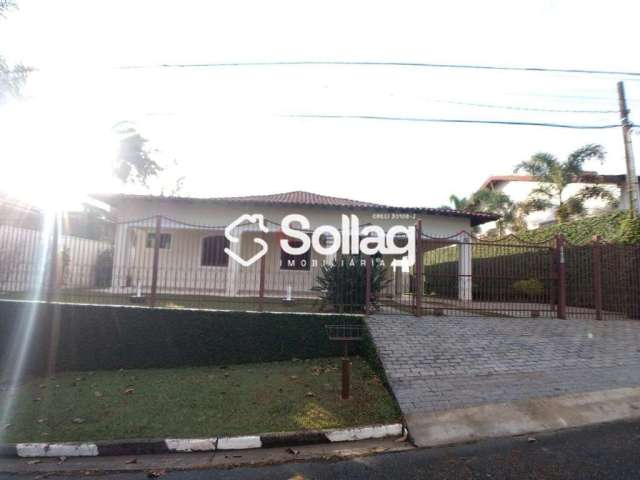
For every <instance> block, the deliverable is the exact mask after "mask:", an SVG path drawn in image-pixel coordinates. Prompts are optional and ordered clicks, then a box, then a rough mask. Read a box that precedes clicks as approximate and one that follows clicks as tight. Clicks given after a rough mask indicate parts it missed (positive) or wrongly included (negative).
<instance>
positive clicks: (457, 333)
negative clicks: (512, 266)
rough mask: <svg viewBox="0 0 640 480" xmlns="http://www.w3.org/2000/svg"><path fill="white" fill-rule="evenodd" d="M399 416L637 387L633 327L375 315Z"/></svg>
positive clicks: (636, 330) (639, 331)
mask: <svg viewBox="0 0 640 480" xmlns="http://www.w3.org/2000/svg"><path fill="white" fill-rule="evenodd" d="M367 324H368V326H369V329H370V331H371V334H372V336H373V339H374V341H375V343H376V345H377V348H378V352H379V354H380V357H381V360H382V363H383V365H384V368H385V371H386V375H387V378H388V380H389V383H390V385H391V388H392V390H393V392H394V395H395V396H396V398H397V400H398V403H399V404H400V408H401V409H402V411H403V412H404V413H411V412H415V411H438V410H446V409H450V408H460V407H467V406H474V405H480V404H484V403H497V402H506V401H514V400H524V399H527V398H538V397H546V396H556V395H563V394H567V393H580V392H589V391H596V390H604V389H609V388H620V387H627V386H638V385H640V322H637V321H625V320H609V321H588V320H558V319H545V318H535V319H529V318H493V317H482V318H473V317H422V318H416V317H410V316H404V315H375V316H371V317H369V318H368V319H367Z"/></svg>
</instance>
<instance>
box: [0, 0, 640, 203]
mask: <svg viewBox="0 0 640 480" xmlns="http://www.w3.org/2000/svg"><path fill="white" fill-rule="evenodd" d="M17 5H18V10H16V11H14V12H10V13H9V14H8V15H7V18H5V19H0V54H1V55H4V56H5V57H6V58H7V59H8V60H9V61H10V62H13V63H17V62H21V63H23V64H25V65H28V66H30V67H33V68H34V69H35V70H34V71H33V72H32V73H31V75H30V77H29V79H28V83H27V85H26V87H25V90H24V99H22V100H20V101H14V102H10V103H8V104H5V105H2V106H0V169H1V170H0V171H1V172H2V174H1V176H0V190H5V191H8V192H9V193H12V194H16V195H20V196H22V197H24V198H27V199H33V201H36V202H41V203H42V202H45V203H50V202H51V201H52V199H54V198H55V199H56V201H60V202H62V201H65V202H67V201H73V200H74V199H77V198H79V197H81V196H82V195H85V194H86V193H89V192H98V191H99V192H104V191H118V190H122V188H123V187H122V186H121V185H120V184H119V183H118V182H117V181H115V180H114V179H113V178H112V176H111V170H112V167H113V159H114V157H115V154H116V148H117V143H116V142H117V137H116V136H115V135H114V134H113V131H112V127H113V125H114V124H116V123H118V122H122V121H128V122H134V123H135V125H136V126H137V127H138V128H139V130H140V131H141V132H142V134H143V135H144V136H145V137H146V138H148V140H149V145H150V146H152V147H153V148H154V149H155V150H156V151H157V153H156V155H157V158H158V159H159V160H160V161H161V162H163V163H164V164H166V165H168V168H167V172H166V180H165V181H166V182H167V183H170V182H171V181H173V180H174V179H175V178H176V177H178V176H184V177H185V181H184V184H183V189H182V191H181V194H182V195H188V196H203V197H215V196H236V195H254V194H268V193H275V192H284V191H291V190H306V191H311V192H315V193H320V194H326V195H335V196H340V197H348V198H354V199H358V200H366V201H373V202H379V203H385V204H390V205H400V206H440V205H442V204H445V203H447V201H448V197H449V195H451V194H456V195H459V196H460V195H468V194H470V193H472V192H473V191H474V190H476V189H477V188H478V187H479V186H480V185H481V184H482V182H483V180H484V179H485V178H486V177H487V176H489V175H500V174H510V173H511V172H512V170H513V167H514V165H515V164H517V163H519V162H521V161H523V160H525V159H527V158H528V157H530V156H531V155H532V154H534V153H536V152H538V151H548V152H551V153H554V154H556V155H558V156H559V157H561V158H563V157H565V156H566V155H567V154H568V153H569V152H571V151H572V150H574V149H575V148H578V147H580V146H581V145H584V144H586V143H601V144H603V145H604V146H605V148H606V150H607V152H608V154H607V159H606V162H605V164H604V165H599V164H590V165H587V168H589V169H594V170H595V169H597V170H599V171H601V172H603V173H624V168H625V163H624V156H623V145H622V134H621V132H620V129H617V128H616V129H610V130H568V129H552V128H543V127H530V126H497V125H493V126H487V125H460V124H438V123H420V122H408V121H382V120H365V119H342V118H333V119H329V118H300V117H295V115H309V114H310V115H316V114H320V115H372V116H391V117H423V118H427V117H429V118H465V119H485V120H514V121H533V122H557V123H570V124H587V125H601V124H616V123H617V122H618V115H617V113H615V111H616V110H617V108H618V105H617V98H616V82H617V81H618V80H624V81H625V85H626V89H627V97H628V98H629V99H630V102H629V104H630V107H631V110H632V112H631V118H632V119H633V118H634V117H635V118H637V119H638V121H639V122H640V77H635V78H633V77H625V76H619V75H574V74H557V73H533V72H527V73H524V72H504V71H500V72H497V71H482V70H459V69H430V68H415V67H403V66H384V67H383V66H362V65H361V66H348V65H333V66H328V65H307V66H237V67H216V68H206V67H191V68H189V67H187V68H159V67H157V65H160V64H203V63H225V62H230V63H234V62H235V63H238V62H240V63H241V62H280V61H282V62H287V61H347V62H348V61H380V62H424V63H447V64H451V63H455V64H481V65H498V66H535V67H549V68H582V69H598V70H621V71H640V60H639V58H638V56H637V54H634V52H633V50H634V49H635V50H636V52H637V45H636V44H635V43H634V41H633V38H634V37H633V35H634V32H635V29H636V26H637V25H636V23H637V19H638V18H640V2H634V1H616V0H613V1H608V2H597V1H584V0H583V1H553V0H542V1H541V0H536V1H522V0H521V1H518V2H513V1H491V0H489V1H483V2H477V1H468V2H465V1H458V2H425V1H418V2H409V1H395V2H376V1H351V2H344V1H342V2H337V1H323V2H301V1H299V0H296V1H270V2H264V1H242V0H236V1H234V2H213V1H194V0H182V1H180V2H176V1H175V0H174V1H171V2H169V1H162V0H149V1H144V0H127V1H119V0H108V1H107V0H75V1H72V0H55V1H51V0H18V1H17ZM625 37H628V42H626V41H625ZM625 43H626V45H627V46H625ZM636 43H637V42H636ZM130 66H137V67H139V68H122V67H130ZM456 102H458V103H474V104H481V105H495V106H509V107H516V108H517V109H513V108H511V109H507V108H489V107H482V106H469V105H459V104H457V103H456ZM527 108H529V109H531V108H533V109H552V110H597V111H605V112H607V113H556V112H536V111H531V110H521V109H527ZM634 140H635V142H636V145H637V144H638V143H640V136H638V135H634ZM636 152H637V147H636ZM636 154H637V153H636ZM174 163H175V164H174Z"/></svg>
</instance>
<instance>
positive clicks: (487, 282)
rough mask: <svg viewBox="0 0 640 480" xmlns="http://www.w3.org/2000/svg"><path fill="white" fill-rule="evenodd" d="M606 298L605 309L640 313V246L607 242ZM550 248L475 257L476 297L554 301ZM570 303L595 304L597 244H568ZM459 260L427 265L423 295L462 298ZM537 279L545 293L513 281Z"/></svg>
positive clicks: (633, 315) (604, 260) (604, 256)
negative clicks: (532, 294) (524, 290)
mask: <svg viewBox="0 0 640 480" xmlns="http://www.w3.org/2000/svg"><path fill="white" fill-rule="evenodd" d="M601 252H602V301H603V308H604V310H608V311H612V312H622V313H626V315H627V316H628V317H629V318H640V246H624V245H603V246H602V247H601ZM551 255H552V253H551V252H550V251H549V250H537V251H529V252H524V253H519V254H514V255H499V256H494V257H480V258H473V260H472V263H473V265H472V271H473V275H474V277H472V291H473V298H474V300H479V301H489V302H491V301H493V302H523V301H532V302H540V303H548V302H550V301H551V300H552V299H553V298H554V297H553V295H555V293H554V291H555V290H556V289H557V285H556V282H555V281H553V280H551V277H552V275H553V272H552V261H551V259H552V256H551ZM565 271H566V285H567V305H569V306H575V307H588V308H594V284H593V247H592V246H591V245H581V246H568V247H567V248H565ZM457 272H458V262H457V261H455V262H452V261H446V262H442V263H437V264H433V265H425V266H424V273H425V284H424V288H425V294H427V295H429V294H431V293H435V294H436V295H438V296H441V297H445V298H457V297H458V277H457ZM529 279H536V280H539V281H540V283H541V286H542V293H541V294H540V295H538V296H536V297H527V296H526V295H524V294H523V293H522V292H520V291H518V289H516V288H514V284H515V283H516V282H517V281H518V280H529Z"/></svg>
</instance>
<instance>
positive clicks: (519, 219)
mask: <svg viewBox="0 0 640 480" xmlns="http://www.w3.org/2000/svg"><path fill="white" fill-rule="evenodd" d="M471 197H472V203H473V205H474V207H475V208H474V210H477V211H480V212H490V213H497V214H498V215H500V218H499V219H498V220H496V231H497V234H498V236H504V235H505V234H506V233H508V232H519V231H521V230H526V228H527V226H526V223H525V221H524V215H523V211H522V208H521V206H520V205H519V204H517V203H515V202H513V200H511V198H510V197H509V195H507V194H506V193H504V192H497V191H495V190H484V189H483V190H478V191H477V192H476V193H474V194H473V195H472V196H471Z"/></svg>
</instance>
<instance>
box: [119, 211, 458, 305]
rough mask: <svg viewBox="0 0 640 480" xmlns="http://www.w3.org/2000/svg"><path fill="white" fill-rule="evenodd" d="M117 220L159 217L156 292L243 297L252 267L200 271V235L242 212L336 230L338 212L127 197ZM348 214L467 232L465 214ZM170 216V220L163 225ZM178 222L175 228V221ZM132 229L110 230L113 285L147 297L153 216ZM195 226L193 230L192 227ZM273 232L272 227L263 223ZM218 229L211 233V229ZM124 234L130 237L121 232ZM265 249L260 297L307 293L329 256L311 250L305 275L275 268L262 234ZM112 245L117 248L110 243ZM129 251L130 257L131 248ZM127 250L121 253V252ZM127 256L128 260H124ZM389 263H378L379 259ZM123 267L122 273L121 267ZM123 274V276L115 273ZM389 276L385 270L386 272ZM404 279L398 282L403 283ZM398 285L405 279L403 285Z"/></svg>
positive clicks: (435, 232) (254, 278) (254, 273)
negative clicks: (161, 238)
mask: <svg viewBox="0 0 640 480" xmlns="http://www.w3.org/2000/svg"><path fill="white" fill-rule="evenodd" d="M114 212H115V213H116V214H117V216H118V220H119V222H134V221H135V220H139V219H143V218H149V217H154V216H156V215H161V216H163V217H165V218H163V227H162V232H163V233H169V234H171V235H172V238H171V246H170V248H168V249H163V248H160V249H159V252H158V253H159V270H158V293H174V294H178V293H181V292H183V293H188V294H198V293H200V294H207V295H217V294H224V295H231V296H245V295H256V293H257V292H258V291H259V282H260V262H256V263H255V264H253V265H251V266H249V267H242V266H238V265H237V264H235V262H234V261H233V260H231V259H230V260H229V267H209V266H202V265H201V264H200V263H201V248H202V240H203V238H204V237H206V236H208V235H211V234H214V233H215V234H218V235H223V234H224V232H223V230H224V227H225V226H226V225H228V224H230V223H232V222H233V221H234V220H236V219H237V218H238V217H239V216H241V215H242V214H246V213H249V214H254V213H256V214H262V215H264V217H265V219H267V220H269V221H271V222H274V223H276V224H280V222H281V221H282V218H283V217H284V216H285V215H287V214H290V213H298V214H302V215H305V216H306V217H307V218H308V219H309V221H310V223H311V228H315V227H318V226H320V225H332V226H335V227H337V228H338V229H340V228H341V221H342V218H341V214H342V211H341V210H338V209H333V208H331V209H329V208H313V207H286V208H283V207H271V206H267V207H249V206H247V207H243V206H235V205H233V206H231V205H224V206H223V205H212V204H206V203H200V202H193V203H178V202H172V201H170V200H162V199H156V200H151V201H148V200H127V202H126V204H125V205H123V206H122V207H120V208H117V209H115V211H114ZM345 213H353V214H356V215H357V216H358V218H359V220H360V224H361V225H364V224H369V223H371V224H376V225H379V226H381V227H382V228H383V229H385V230H388V229H389V228H390V227H392V226H394V225H405V226H412V225H415V223H416V222H417V220H418V219H420V220H422V228H423V232H424V233H426V234H429V235H431V236H437V237H444V236H450V235H454V234H456V233H458V232H460V231H463V230H469V229H470V223H469V219H468V218H466V217H449V216H436V215H422V216H415V217H414V216H413V215H402V214H401V215H393V216H392V215H389V214H388V213H384V212H381V213H378V212H372V211H366V210H353V211H345ZM166 218H169V219H171V221H169V220H166ZM176 222H181V223H176ZM141 223H142V224H143V225H144V227H141V226H140V225H139V224H135V223H129V224H128V225H127V224H120V225H119V226H118V230H119V231H120V235H116V238H120V241H119V242H118V241H116V251H117V252H119V253H117V254H116V265H115V266H114V270H117V271H118V272H120V273H119V274H118V273H117V272H114V278H115V279H116V284H115V285H114V286H116V287H123V286H125V285H128V286H130V287H131V289H132V291H135V289H136V288H137V287H138V286H140V288H141V289H143V290H144V291H145V292H148V290H149V287H150V285H151V275H152V265H153V248H147V247H146V236H147V234H148V233H151V232H154V231H155V221H154V220H153V219H149V220H145V221H144V222H141ZM199 225H200V226H201V227H199ZM125 226H126V227H128V229H129V230H130V231H135V232H138V233H137V235H136V238H135V241H134V242H131V239H130V240H129V242H128V243H129V244H128V245H127V246H126V247H122V244H123V242H124V240H123V239H124V238H125V235H122V229H123V228H125ZM269 226H270V228H271V229H272V230H273V229H274V228H275V227H274V225H272V224H270V225H269ZM214 227H218V228H214ZM129 235H130V234H129ZM255 236H256V233H255V232H244V233H242V234H241V248H240V255H241V256H242V257H243V258H250V257H251V256H253V254H255V253H256V252H257V248H258V247H257V244H256V243H255V242H254V241H253V238H254V237H255ZM266 240H267V243H268V245H269V248H268V253H267V255H266V257H265V265H266V269H265V271H266V274H265V294H266V295H267V296H284V295H286V293H287V290H288V288H289V287H291V290H292V294H293V295H294V296H296V297H301V296H312V295H315V294H314V293H313V292H312V290H311V289H312V287H313V286H314V284H315V280H316V278H317V276H318V274H319V273H320V268H321V265H322V262H323V260H327V261H330V260H331V259H330V258H327V257H324V256H321V255H319V254H317V253H316V252H314V251H312V253H311V267H310V269H309V270H300V271H295V270H286V269H281V268H280V255H281V252H280V247H279V244H278V240H277V238H276V237H275V236H274V235H267V238H266ZM118 243H120V245H118ZM132 250H133V251H134V254H133V256H132V255H131V251H132ZM127 252H128V253H127ZM132 259H133V260H132ZM386 261H389V262H390V259H385V262H386ZM123 267H124V268H123ZM122 271H126V272H127V274H126V276H123V275H122ZM389 276H390V278H393V272H391V270H390V269H389ZM405 280H406V279H405ZM405 283H406V281H405Z"/></svg>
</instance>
